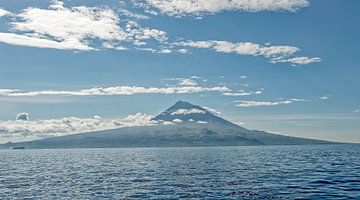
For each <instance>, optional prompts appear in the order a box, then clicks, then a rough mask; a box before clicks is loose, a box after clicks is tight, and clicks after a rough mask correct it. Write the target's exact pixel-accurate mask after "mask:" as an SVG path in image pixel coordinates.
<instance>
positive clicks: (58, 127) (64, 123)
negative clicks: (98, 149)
mask: <svg viewBox="0 0 360 200" xmlns="http://www.w3.org/2000/svg"><path fill="white" fill-rule="evenodd" d="M22 114H24V113H22ZM26 114H27V113H26ZM22 116H28V115H22ZM152 117H153V116H151V115H147V114H141V113H136V114H134V115H129V116H127V117H125V118H120V119H102V118H101V117H99V116H94V117H93V118H77V117H66V118H61V119H49V120H34V121H31V120H30V121H28V120H10V121H0V138H16V137H22V138H23V140H27V139H37V138H45V137H53V136H61V135H68V134H74V133H83V132H92V131H100V130H108V129H115V128H122V127H132V126H149V125H156V124H157V122H154V121H151V118H152Z"/></svg>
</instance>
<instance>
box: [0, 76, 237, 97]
mask: <svg viewBox="0 0 360 200" xmlns="http://www.w3.org/2000/svg"><path fill="white" fill-rule="evenodd" d="M198 78H200V77H195V76H193V77H191V78H175V79H166V80H175V81H176V82H177V83H176V84H175V85H172V86H167V87H141V86H126V85H124V86H112V87H92V88H86V89H80V90H36V91H22V90H18V89H0V96H5V97H33V96H112V95H134V94H192V93H205V92H218V93H224V92H231V89H229V88H228V87H225V86H215V87H203V86H199V85H198V83H197V81H196V79H198Z"/></svg>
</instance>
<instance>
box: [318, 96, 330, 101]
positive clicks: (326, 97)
mask: <svg viewBox="0 0 360 200" xmlns="http://www.w3.org/2000/svg"><path fill="white" fill-rule="evenodd" d="M329 98H330V95H325V96H321V97H319V99H320V100H328V99H329Z"/></svg>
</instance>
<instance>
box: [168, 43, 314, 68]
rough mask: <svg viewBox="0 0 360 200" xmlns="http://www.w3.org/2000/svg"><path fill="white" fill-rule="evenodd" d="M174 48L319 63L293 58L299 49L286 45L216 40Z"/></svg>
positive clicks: (312, 60)
mask: <svg viewBox="0 0 360 200" xmlns="http://www.w3.org/2000/svg"><path fill="white" fill-rule="evenodd" d="M174 45H176V46H184V47H191V48H202V49H211V50H213V51H215V52H221V53H235V54H239V55H250V56H262V57H265V58H267V59H269V60H270V62H271V63H292V64H302V65H305V64H310V63H313V62H320V61H321V59H320V58H309V57H293V56H294V54H295V53H297V52H299V51H300V49H299V48H298V47H294V46H288V45H275V46H269V45H261V44H257V43H252V42H237V43H234V42H228V41H218V40H208V41H183V42H177V43H174Z"/></svg>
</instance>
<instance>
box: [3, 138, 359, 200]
mask: <svg viewBox="0 0 360 200" xmlns="http://www.w3.org/2000/svg"><path fill="white" fill-rule="evenodd" d="M359 154H360V145H350V144H349V145H319V146H316V145H304V146H247V147H241V146H239V147H189V148H186V147H184V148H119V149H54V150H49V149H44V150H30V149H25V150H0V199H179V198H181V199H360V155H359Z"/></svg>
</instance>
